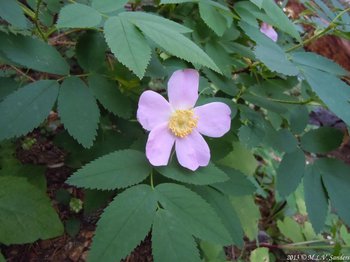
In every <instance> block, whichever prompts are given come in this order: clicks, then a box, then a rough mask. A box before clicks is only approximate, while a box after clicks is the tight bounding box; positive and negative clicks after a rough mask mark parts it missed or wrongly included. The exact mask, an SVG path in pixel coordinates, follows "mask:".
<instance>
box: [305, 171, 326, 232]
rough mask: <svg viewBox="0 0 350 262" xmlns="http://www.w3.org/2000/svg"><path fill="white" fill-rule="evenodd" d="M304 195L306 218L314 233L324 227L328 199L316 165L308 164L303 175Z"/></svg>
mask: <svg viewBox="0 0 350 262" xmlns="http://www.w3.org/2000/svg"><path fill="white" fill-rule="evenodd" d="M304 195H305V205H306V210H307V214H308V218H309V220H310V222H311V224H312V227H313V228H314V230H315V232H316V233H319V232H321V230H322V229H323V227H324V224H325V221H326V216H327V213H328V200H327V196H326V193H325V190H324V189H323V185H322V180H321V172H320V171H319V170H318V169H317V167H316V166H309V167H307V169H306V172H305V177H304Z"/></svg>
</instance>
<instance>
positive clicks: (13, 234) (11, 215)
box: [0, 176, 63, 245]
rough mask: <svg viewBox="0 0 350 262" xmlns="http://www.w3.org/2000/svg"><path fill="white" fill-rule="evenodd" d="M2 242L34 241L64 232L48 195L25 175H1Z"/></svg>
mask: <svg viewBox="0 0 350 262" xmlns="http://www.w3.org/2000/svg"><path fill="white" fill-rule="evenodd" d="M0 184H1V187H0V242H1V243H3V244H5V245H9V244H24V243H31V242H34V241H36V240H38V239H48V238H53V237H57V236H59V235H61V234H63V225H62V223H61V221H60V220H59V218H58V215H57V214H56V212H55V210H54V209H53V208H52V206H51V203H50V200H49V199H48V197H47V196H46V195H45V194H44V193H43V192H42V191H40V190H38V189H37V188H36V187H34V186H32V185H31V184H29V183H28V182H27V181H26V180H25V179H23V178H18V177H14V176H3V177H0Z"/></svg>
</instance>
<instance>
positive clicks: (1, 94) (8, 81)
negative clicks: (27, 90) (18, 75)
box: [0, 77, 20, 102]
mask: <svg viewBox="0 0 350 262" xmlns="http://www.w3.org/2000/svg"><path fill="white" fill-rule="evenodd" d="M19 86H20V83H17V82H16V81H15V80H14V79H13V78H9V77H0V102H1V101H2V100H3V99H4V98H5V97H6V96H8V95H9V94H11V93H12V92H14V91H16V90H17V89H18V87H19Z"/></svg>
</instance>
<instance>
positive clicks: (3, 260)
mask: <svg viewBox="0 0 350 262" xmlns="http://www.w3.org/2000/svg"><path fill="white" fill-rule="evenodd" d="M0 262H6V259H5V257H4V256H3V255H2V254H1V251H0Z"/></svg>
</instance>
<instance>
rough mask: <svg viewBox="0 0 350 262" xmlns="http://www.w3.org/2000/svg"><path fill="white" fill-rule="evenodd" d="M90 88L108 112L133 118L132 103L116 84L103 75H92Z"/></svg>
mask: <svg viewBox="0 0 350 262" xmlns="http://www.w3.org/2000/svg"><path fill="white" fill-rule="evenodd" d="M89 87H90V88H91V89H92V92H93V93H94V95H95V97H96V98H97V99H98V101H99V102H100V103H101V104H102V105H103V107H104V108H106V109H107V110H108V111H110V112H112V113H113V114H115V115H117V116H120V117H123V118H128V117H130V116H131V113H132V110H133V109H132V106H131V102H130V100H129V98H127V97H125V96H124V95H123V94H122V93H121V92H120V90H119V88H118V86H117V83H116V82H112V81H109V80H107V78H105V77H103V76H101V75H92V76H90V77H89Z"/></svg>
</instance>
